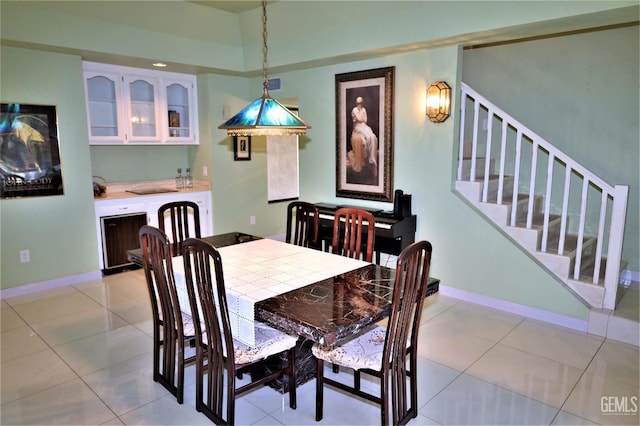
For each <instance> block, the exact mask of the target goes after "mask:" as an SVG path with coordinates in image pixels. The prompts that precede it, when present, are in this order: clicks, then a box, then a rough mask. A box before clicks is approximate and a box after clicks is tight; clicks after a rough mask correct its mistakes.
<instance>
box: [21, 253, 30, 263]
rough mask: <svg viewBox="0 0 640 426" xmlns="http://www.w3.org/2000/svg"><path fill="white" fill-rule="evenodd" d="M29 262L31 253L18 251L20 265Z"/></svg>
mask: <svg viewBox="0 0 640 426" xmlns="http://www.w3.org/2000/svg"><path fill="white" fill-rule="evenodd" d="M27 262H31V252H29V250H20V263H27Z"/></svg>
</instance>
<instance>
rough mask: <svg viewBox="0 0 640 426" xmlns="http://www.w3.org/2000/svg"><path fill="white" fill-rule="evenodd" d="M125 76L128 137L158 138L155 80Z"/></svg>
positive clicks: (141, 139) (141, 138)
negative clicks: (127, 95) (127, 101)
mask: <svg viewBox="0 0 640 426" xmlns="http://www.w3.org/2000/svg"><path fill="white" fill-rule="evenodd" d="M125 78H126V84H127V87H128V92H129V117H128V120H129V122H128V125H129V139H130V140H138V141H157V140H159V138H160V135H159V132H158V128H159V127H158V120H157V119H158V116H157V105H158V104H157V103H158V94H157V90H158V84H157V82H155V81H153V80H149V79H142V78H136V77H125Z"/></svg>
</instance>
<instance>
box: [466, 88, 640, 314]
mask: <svg viewBox="0 0 640 426" xmlns="http://www.w3.org/2000/svg"><path fill="white" fill-rule="evenodd" d="M460 105H461V111H460V112H461V115H460V146H459V156H458V171H457V177H456V190H457V191H458V193H459V194H461V195H462V196H463V197H464V198H466V199H467V200H468V201H469V202H470V203H471V205H473V206H474V207H475V208H476V209H477V210H478V211H479V212H480V213H482V214H483V215H484V216H485V217H486V218H487V219H489V220H491V221H493V222H494V223H495V224H496V225H497V226H498V228H499V229H500V230H502V232H503V233H505V234H506V235H507V236H508V237H510V238H511V239H512V240H513V241H514V242H515V243H516V244H518V245H520V246H521V248H522V249H523V250H524V251H525V252H526V253H528V254H529V255H530V256H531V257H532V258H533V259H534V260H535V261H537V262H538V263H539V264H540V265H541V266H542V267H543V268H545V269H546V270H547V271H548V272H549V273H550V274H552V275H554V276H555V277H556V278H557V280H558V281H560V282H561V283H562V284H563V285H566V286H567V287H568V288H569V289H570V290H571V291H572V292H573V293H574V294H575V295H576V296H577V297H579V298H580V299H581V300H582V301H583V302H584V303H585V304H587V305H588V306H590V307H592V308H597V309H606V310H611V311H613V310H614V309H615V307H616V301H617V300H616V299H617V298H616V295H617V291H618V285H619V282H620V271H621V270H622V269H623V267H624V266H625V262H623V261H622V259H621V252H622V241H623V233H624V223H625V214H626V209H627V198H628V191H629V188H628V186H624V185H615V186H611V185H609V184H608V183H606V182H604V181H603V180H602V179H600V178H599V177H597V176H596V175H594V174H593V173H591V172H590V171H589V170H587V169H586V168H585V167H583V166H582V165H580V164H578V163H577V162H575V161H574V160H573V159H571V158H570V157H569V156H567V155H566V154H564V153H563V152H561V151H559V150H558V149H556V148H555V147H554V146H553V145H551V144H550V143H549V142H547V141H546V140H544V139H542V138H541V137H540V136H538V135H537V134H535V133H534V132H533V131H531V130H530V129H528V128H527V127H526V126H524V125H523V124H522V123H520V122H518V121H517V120H515V119H514V118H513V117H511V116H510V115H509V114H507V113H505V112H504V111H502V110H500V109H499V108H498V107H497V106H496V105H494V104H492V103H491V102H489V101H488V100H487V99H485V98H484V97H482V96H481V95H480V94H478V93H477V92H475V91H474V90H473V89H472V88H470V87H469V86H468V85H466V84H464V83H462V85H461V98H460Z"/></svg>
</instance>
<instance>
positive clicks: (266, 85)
mask: <svg viewBox="0 0 640 426" xmlns="http://www.w3.org/2000/svg"><path fill="white" fill-rule="evenodd" d="M262 87H263V88H264V93H265V94H267V92H268V91H269V80H268V79H267V0H262Z"/></svg>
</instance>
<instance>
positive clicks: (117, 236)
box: [101, 213, 147, 272]
mask: <svg viewBox="0 0 640 426" xmlns="http://www.w3.org/2000/svg"><path fill="white" fill-rule="evenodd" d="M101 220H102V244H103V252H104V257H105V258H104V270H105V272H106V271H109V270H113V269H114V268H121V267H123V266H129V265H131V262H130V261H129V259H128V258H127V250H133V249H136V248H140V241H139V239H138V231H139V230H140V227H141V226H143V225H146V224H147V214H146V213H136V214H130V215H118V216H106V217H102V218H101Z"/></svg>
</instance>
